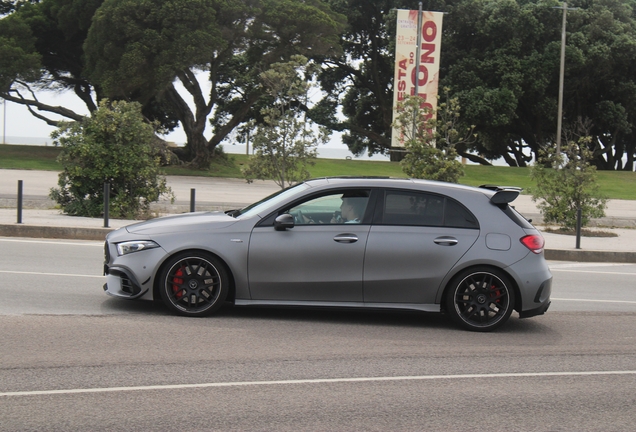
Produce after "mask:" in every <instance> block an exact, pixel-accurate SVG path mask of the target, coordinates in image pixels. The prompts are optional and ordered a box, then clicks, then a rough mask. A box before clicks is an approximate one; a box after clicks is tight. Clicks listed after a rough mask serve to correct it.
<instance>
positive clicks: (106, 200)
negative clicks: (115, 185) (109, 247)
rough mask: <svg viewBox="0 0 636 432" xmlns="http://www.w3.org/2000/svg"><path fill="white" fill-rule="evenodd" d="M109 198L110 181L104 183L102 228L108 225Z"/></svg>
mask: <svg viewBox="0 0 636 432" xmlns="http://www.w3.org/2000/svg"><path fill="white" fill-rule="evenodd" d="M109 199H110V183H104V228H109V226H108V212H109V210H110V209H109Z"/></svg>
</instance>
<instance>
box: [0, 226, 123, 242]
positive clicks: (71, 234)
mask: <svg viewBox="0 0 636 432" xmlns="http://www.w3.org/2000/svg"><path fill="white" fill-rule="evenodd" d="M114 230H115V228H83V227H51V226H39V225H19V224H15V225H0V236H2V237H28V238H47V239H64V240H97V241H104V238H105V237H106V234H108V233H109V232H111V231H114Z"/></svg>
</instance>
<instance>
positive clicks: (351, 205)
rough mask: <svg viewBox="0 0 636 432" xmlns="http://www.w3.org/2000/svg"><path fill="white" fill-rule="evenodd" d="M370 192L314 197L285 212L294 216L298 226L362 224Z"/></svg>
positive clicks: (343, 192)
mask: <svg viewBox="0 0 636 432" xmlns="http://www.w3.org/2000/svg"><path fill="white" fill-rule="evenodd" d="M369 195H370V191H368V190H347V191H340V192H338V193H331V194H329V195H321V196H318V197H316V196H314V197H312V198H310V199H308V200H306V201H303V202H301V203H296V204H295V205H294V206H293V207H291V208H289V209H287V210H285V211H283V213H290V214H291V215H292V216H294V222H295V223H296V225H310V224H347V223H361V222H362V221H363V218H364V214H365V212H366V210H367V206H368V204H369Z"/></svg>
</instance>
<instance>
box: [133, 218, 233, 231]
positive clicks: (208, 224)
mask: <svg viewBox="0 0 636 432" xmlns="http://www.w3.org/2000/svg"><path fill="white" fill-rule="evenodd" d="M236 222H237V220H236V219H234V218H233V217H231V216H228V215H226V214H225V213H223V212H199V213H184V214H180V215H175V216H165V217H160V218H157V219H152V220H149V221H146V222H140V223H137V224H133V225H129V226H127V227H126V230H127V231H128V232H129V233H132V234H144V235H150V234H164V233H177V232H189V231H200V230H201V229H203V227H205V229H206V230H210V229H221V228H225V227H228V226H230V225H233V224H235V223H236Z"/></svg>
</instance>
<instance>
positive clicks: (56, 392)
mask: <svg viewBox="0 0 636 432" xmlns="http://www.w3.org/2000/svg"><path fill="white" fill-rule="evenodd" d="M604 375H636V370H626V371H589V372H526V373H501V374H464V375H420V376H397V377H362V378H321V379H300V380H277V381H242V382H241V381H239V382H220V383H201V384H171V385H153V386H131V387H101V388H88V389H67V390H34V391H17V392H4V393H0V397H11V396H49V395H59V394H65V395H66V394H80V393H113V392H126V391H153V390H183V389H196V388H219V387H246V386H267V385H298V384H338V383H360V382H391V381H425V380H449V379H450V380H461V379H484V378H488V379H492V378H545V377H556V376H564V377H577V376H578V377H588V376H604Z"/></svg>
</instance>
